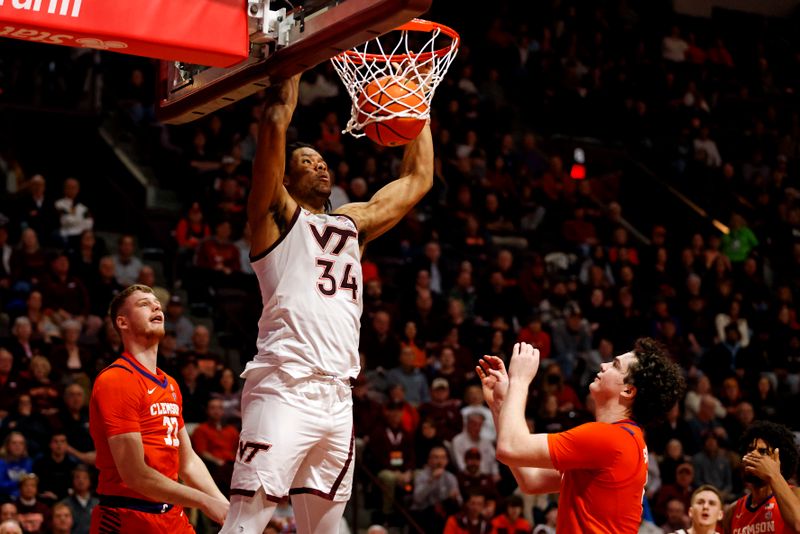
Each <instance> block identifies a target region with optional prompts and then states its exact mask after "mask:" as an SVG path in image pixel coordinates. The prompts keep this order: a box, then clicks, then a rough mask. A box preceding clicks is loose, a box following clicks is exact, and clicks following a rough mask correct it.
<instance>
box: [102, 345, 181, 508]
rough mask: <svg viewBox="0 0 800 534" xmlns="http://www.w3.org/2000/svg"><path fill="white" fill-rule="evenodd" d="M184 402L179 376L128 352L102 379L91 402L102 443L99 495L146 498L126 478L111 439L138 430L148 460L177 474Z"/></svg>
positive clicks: (171, 475)
mask: <svg viewBox="0 0 800 534" xmlns="http://www.w3.org/2000/svg"><path fill="white" fill-rule="evenodd" d="M182 413H183V400H182V398H181V393H180V390H179V389H178V385H177V383H176V382H175V380H174V379H173V378H172V377H170V376H168V375H166V374H165V373H163V372H162V371H161V370H158V371H157V374H155V375H153V374H151V373H150V372H149V371H148V370H147V369H145V368H144V367H143V366H142V365H141V364H140V363H139V362H137V361H136V360H135V359H134V358H133V356H131V355H130V354H127V353H126V354H123V355H122V356H121V357H120V358H118V359H117V360H116V361H115V362H114V363H113V364H111V365H109V366H108V367H106V368H105V369H104V370H103V371H102V372H101V373H100V374H99V375H98V377H97V380H96V381H95V385H94V389H93V391H92V397H91V402H90V406H89V429H90V431H91V434H92V439H93V440H94V443H95V446H96V447H97V467H98V468H99V469H100V479H99V481H98V493H101V494H105V495H121V496H130V497H136V498H146V497H145V496H142V495H139V494H137V493H136V492H134V491H132V490H130V489H129V488H127V486H125V484H124V483H123V482H122V478H121V477H120V476H119V472H118V471H117V469H116V466H115V464H114V458H113V457H112V456H111V450H110V449H109V446H108V438H110V437H113V436H116V435H119V434H127V433H130V432H138V433H139V434H141V436H142V445H143V447H144V459H145V463H146V464H147V465H149V466H150V467H152V468H153V469H155V470H157V471H159V472H161V473H162V474H163V475H165V476H167V477H169V478H171V479H172V480H177V478H178V458H179V455H178V447H179V446H180V439H179V437H178V434H179V432H180V430H181V428H183V416H182Z"/></svg>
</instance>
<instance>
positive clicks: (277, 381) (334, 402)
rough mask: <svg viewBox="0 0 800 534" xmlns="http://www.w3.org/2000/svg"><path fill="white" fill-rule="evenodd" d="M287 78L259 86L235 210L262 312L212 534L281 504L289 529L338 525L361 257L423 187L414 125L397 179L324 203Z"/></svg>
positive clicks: (325, 182)
mask: <svg viewBox="0 0 800 534" xmlns="http://www.w3.org/2000/svg"><path fill="white" fill-rule="evenodd" d="M299 78H300V77H299V76H295V77H293V78H291V79H289V80H286V81H284V82H282V83H280V84H278V85H277V86H275V87H273V88H272V89H271V91H270V94H269V97H268V101H267V103H266V106H265V109H264V114H263V117H262V119H261V126H260V132H259V137H258V143H259V145H258V148H257V153H256V158H255V164H254V168H253V186H252V190H251V192H250V197H249V199H248V206H247V214H248V221H249V223H250V227H251V229H252V238H251V239H252V241H251V249H250V260H251V263H252V266H253V271H254V272H255V273H256V276H257V277H258V281H259V286H260V288H261V298H262V302H263V306H264V309H263V312H262V314H261V318H260V320H259V322H258V340H257V346H258V353H257V354H256V356H255V358H254V359H253V361H251V362H249V363H248V364H247V367H246V368H245V371H244V373H243V376H244V378H245V385H244V388H243V391H242V433H241V436H240V442H239V450H238V453H237V457H236V463H235V464H234V472H233V477H232V481H231V510H230V513H229V514H228V518H227V519H226V521H225V525H224V526H223V528H222V531H221V532H222V533H223V534H229V533H234V532H235V533H252V534H261V532H262V531H263V530H264V527H265V526H266V525H267V523H268V522H269V520H270V518H271V517H272V514H273V512H274V511H275V507H276V503H277V501H278V500H279V499H280V498H281V497H284V496H286V495H290V496H291V499H292V507H293V508H294V512H295V518H296V521H297V531H298V532H299V533H300V534H304V533H312V532H313V533H315V534H326V533H335V532H338V529H339V523H340V521H341V517H342V514H343V512H344V507H345V504H346V503H347V501H348V500H349V498H350V492H351V485H352V479H353V454H354V442H353V416H352V397H351V394H350V384H349V379H351V378H355V377H356V376H357V375H358V372H359V370H360V365H359V357H358V339H359V328H360V320H361V309H362V289H363V288H362V279H361V264H360V260H361V253H362V251H363V247H364V245H365V244H366V243H367V242H368V241H370V240H372V239H375V238H376V237H378V236H379V235H381V234H383V233H384V232H386V231H388V230H389V229H390V228H392V227H393V226H394V225H395V224H397V223H398V222H399V221H400V220H401V219H402V218H403V217H404V216H405V215H406V213H408V211H410V210H411V208H412V207H413V206H414V205H415V204H416V203H417V202H418V201H419V200H420V199H421V198H422V197H423V196H424V195H425V194H426V193H427V192H428V190H429V189H430V188H431V185H432V183H433V143H432V141H431V133H430V128H429V127H428V126H427V125H426V126H425V127H424V129H423V130H422V132H421V133H420V134H419V136H418V137H417V138H416V139H415V140H414V141H412V142H411V143H409V144H408V145H407V146H406V148H405V153H404V156H403V163H402V166H401V175H400V177H399V178H398V179H396V180H394V181H392V182H390V183H389V184H387V185H386V186H384V187H383V188H382V189H380V190H379V191H378V192H377V193H375V195H374V196H373V197H372V198H371V199H370V200H369V201H368V202H362V203H352V204H346V205H344V206H342V207H340V208H338V209H337V210H336V211H335V212H333V213H330V214H328V213H326V212H325V207H326V205H327V202H328V198H329V196H330V194H331V185H332V184H331V176H330V173H329V172H328V166H327V165H326V163H325V160H324V159H323V157H322V156H321V155H320V154H319V152H317V151H316V150H314V149H313V148H312V147H310V146H307V145H306V146H296V147H295V146H292V147H288V148H287V146H286V131H287V129H288V127H289V123H290V122H291V120H292V114H293V113H294V110H295V107H296V105H297V96H298V83H299Z"/></svg>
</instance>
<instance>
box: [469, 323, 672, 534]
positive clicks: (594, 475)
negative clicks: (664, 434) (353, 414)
mask: <svg viewBox="0 0 800 534" xmlns="http://www.w3.org/2000/svg"><path fill="white" fill-rule="evenodd" d="M538 368H539V351H538V350H536V349H534V348H533V347H532V346H531V345H528V344H527V343H518V344H516V345H515V346H514V352H513V355H512V357H511V363H510V365H509V370H508V373H506V370H505V366H504V365H503V361H502V360H501V359H500V358H497V357H494V356H484V357H483V359H482V360H481V361H480V366H479V367H478V368H477V371H478V374H479V376H480V377H481V380H482V382H483V390H484V395H485V397H486V400H487V402H488V403H489V407H490V408H491V410H492V414H493V415H494V417H495V420H496V422H497V459H498V460H500V461H501V462H503V463H505V464H506V465H508V466H509V467H510V468H511V471H512V472H513V473H514V477H515V478H516V479H517V483H519V485H520V488H521V489H522V491H524V492H526V493H556V492H559V493H560V494H561V495H560V498H559V502H558V505H559V512H558V522H557V526H556V529H557V531H558V532H581V533H584V534H612V533H613V534H626V533H629V534H634V533H636V532H638V531H639V525H640V523H641V518H642V499H643V497H644V485H645V482H646V481H647V460H648V458H647V446H646V445H645V442H644V435H643V433H642V430H641V428H640V425H642V426H644V425H646V424H648V423H650V422H651V421H652V420H654V419H656V418H658V417H659V416H661V415H663V414H664V413H666V412H667V411H668V410H669V409H670V408H671V407H672V406H673V405H674V404H675V402H676V401H677V400H678V398H679V395H680V394H681V391H682V390H683V387H684V379H683V374H682V372H681V370H680V368H678V366H677V365H675V364H674V363H672V362H671V361H670V360H669V359H668V358H667V357H666V354H665V353H664V351H663V347H662V346H661V345H659V344H658V343H657V342H655V341H653V340H652V339H647V338H643V339H639V340H638V341H637V342H636V345H635V347H634V349H633V350H632V351H631V352H627V353H625V354H622V355H620V356H617V357H616V358H614V360H613V361H611V362H606V363H604V364H602V366H601V369H600V372H599V373H597V378H595V380H594V382H593V383H592V384H591V385H590V386H589V391H590V393H591V395H592V398H593V399H594V402H595V405H596V409H595V417H596V420H597V421H596V422H594V423H586V424H583V425H580V426H577V427H575V428H573V429H571V430H567V431H566V432H560V433H558V434H531V433H530V431H529V430H528V426H527V423H526V422H525V403H526V401H527V398H528V387H529V386H530V383H531V382H532V381H533V379H534V377H535V376H536V372H537V370H538Z"/></svg>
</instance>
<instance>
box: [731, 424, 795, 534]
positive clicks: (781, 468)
mask: <svg viewBox="0 0 800 534" xmlns="http://www.w3.org/2000/svg"><path fill="white" fill-rule="evenodd" d="M740 452H741V453H742V468H743V469H744V483H745V487H746V488H747V489H748V490H750V493H749V494H748V495H745V496H744V497H742V498H740V499H739V500H738V501H736V502H735V503H734V504H733V505H732V506H730V507H729V508H728V509H727V510H726V512H725V517H724V518H723V519H722V526H723V530H724V532H726V533H732V534H750V533H753V534H755V533H760V532H778V533H781V532H787V533H788V532H800V489H798V488H796V487H794V488H793V487H791V486H790V485H789V483H788V482H787V479H790V478H792V476H794V474H795V473H796V472H797V464H798V451H797V445H796V441H795V437H794V434H793V433H792V431H791V430H789V429H788V428H786V427H785V426H783V425H779V424H777V423H772V422H769V421H756V422H755V423H753V424H752V425H750V426H749V427H748V428H747V430H745V432H744V435H743V436H742V439H741V445H740Z"/></svg>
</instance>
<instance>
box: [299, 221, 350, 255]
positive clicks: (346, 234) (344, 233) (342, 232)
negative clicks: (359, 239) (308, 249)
mask: <svg viewBox="0 0 800 534" xmlns="http://www.w3.org/2000/svg"><path fill="white" fill-rule="evenodd" d="M309 226H310V228H311V233H312V234H313V236H314V239H315V240H316V241H317V244H318V245H319V248H321V249H322V252H327V251H328V243H329V242H330V240H331V238H332V237H333V236H337V237H338V240H337V242H336V246H334V247H333V250H331V251H330V253H331V254H335V255H337V256H338V255H339V254H340V253H341V252H342V249H343V248H344V246H345V245H346V244H347V240H348V239H350V238H353V239H355V237H356V233H355V232H354V231H353V230H346V229H344V228H337V227H336V226H329V225H325V230H323V232H322V233H321V234H320V233H319V230H317V227H316V226H313V225H309Z"/></svg>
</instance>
